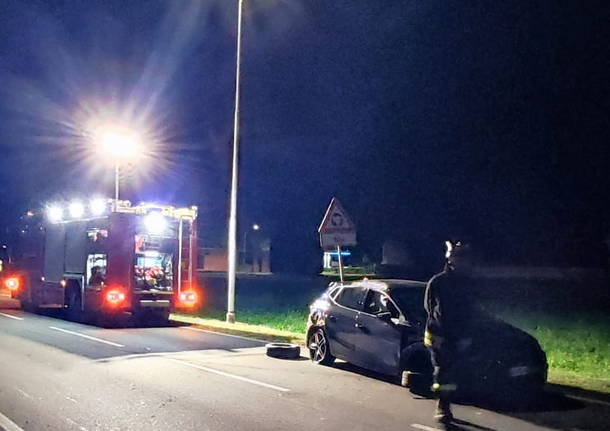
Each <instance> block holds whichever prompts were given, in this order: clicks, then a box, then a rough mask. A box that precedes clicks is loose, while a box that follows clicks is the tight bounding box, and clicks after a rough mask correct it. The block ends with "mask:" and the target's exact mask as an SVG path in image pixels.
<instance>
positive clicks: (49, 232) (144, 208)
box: [4, 200, 198, 320]
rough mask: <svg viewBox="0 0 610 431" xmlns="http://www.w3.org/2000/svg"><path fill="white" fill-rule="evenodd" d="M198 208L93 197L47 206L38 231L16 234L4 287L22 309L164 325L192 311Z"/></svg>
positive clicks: (31, 230) (76, 317) (196, 297)
mask: <svg viewBox="0 0 610 431" xmlns="http://www.w3.org/2000/svg"><path fill="white" fill-rule="evenodd" d="M196 225H197V207H188V208H175V207H173V206H169V205H158V204H151V203H143V204H139V205H137V206H132V205H131V204H130V202H129V201H118V202H115V201H111V200H107V201H106V200H97V201H92V202H91V203H90V204H89V205H88V206H84V205H82V204H80V203H78V202H73V203H71V204H70V205H68V206H66V207H65V208H62V207H60V206H52V207H49V208H47V214H46V216H45V217H44V220H43V221H42V222H41V224H40V225H38V228H35V229H30V230H29V231H28V232H26V231H25V230H24V231H22V234H24V235H22V236H23V238H21V239H20V241H19V242H20V243H21V244H18V246H17V247H16V248H17V249H18V250H19V252H18V256H16V258H15V259H14V262H13V263H14V265H13V267H14V270H13V271H12V274H10V275H5V281H4V284H5V285H6V287H7V288H9V290H11V292H12V295H13V297H16V298H18V299H20V300H21V303H22V305H23V307H24V308H26V309H39V308H61V309H65V311H66V313H67V315H68V317H69V318H72V319H76V320H79V319H81V318H83V317H84V316H86V315H92V314H93V315H103V316H107V317H112V316H116V315H118V314H122V313H124V312H130V313H132V314H133V315H134V316H136V317H138V318H140V317H142V318H144V317H150V316H154V317H156V318H157V319H163V320H167V319H168V317H169V313H170V312H171V311H172V310H174V309H176V308H181V307H184V308H188V307H194V306H195V305H196V304H197V302H198V294H197V290H196V286H195V284H196V283H195V280H196V262H197V228H196Z"/></svg>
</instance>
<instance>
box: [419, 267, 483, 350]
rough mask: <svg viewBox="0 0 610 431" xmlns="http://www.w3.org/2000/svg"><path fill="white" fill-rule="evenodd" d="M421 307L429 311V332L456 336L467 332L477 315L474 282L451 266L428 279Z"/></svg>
mask: <svg viewBox="0 0 610 431" xmlns="http://www.w3.org/2000/svg"><path fill="white" fill-rule="evenodd" d="M424 307H425V309H426V312H427V313H428V319H427V321H426V330H427V332H428V333H430V334H431V335H432V336H437V337H442V338H443V339H447V340H457V339H459V338H461V337H464V336H469V335H470V334H468V332H469V331H470V330H471V326H472V322H473V321H474V319H475V317H476V315H477V311H476V310H477V307H475V292H474V282H473V280H472V278H471V277H467V276H463V275H459V274H457V273H455V272H454V271H453V270H451V269H450V268H447V269H445V271H443V272H441V273H440V274H437V275H435V276H434V277H432V278H431V279H430V281H429V282H428V285H427V286H426V295H425V299H424Z"/></svg>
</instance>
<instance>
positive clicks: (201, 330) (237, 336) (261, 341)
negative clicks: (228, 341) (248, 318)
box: [179, 326, 270, 344]
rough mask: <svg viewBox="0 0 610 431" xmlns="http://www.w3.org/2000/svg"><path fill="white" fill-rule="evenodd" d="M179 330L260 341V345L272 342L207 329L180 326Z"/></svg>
mask: <svg viewBox="0 0 610 431" xmlns="http://www.w3.org/2000/svg"><path fill="white" fill-rule="evenodd" d="M179 328H181V329H188V330H191V331H198V332H205V333H207V334H213V335H222V336H223V337H231V338H239V339H240V340H247V341H258V342H259V343H263V344H267V343H270V341H265V340H259V339H258V338H250V337H242V336H240V335H233V334H225V333H224V332H215V331H208V330H207V329H201V328H194V327H192V326H180V327H179Z"/></svg>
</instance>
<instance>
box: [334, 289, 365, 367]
mask: <svg viewBox="0 0 610 431" xmlns="http://www.w3.org/2000/svg"><path fill="white" fill-rule="evenodd" d="M365 293H366V289H364V288H363V287H360V286H345V287H343V288H342V289H341V291H340V292H339V293H338V294H337V295H336V296H335V297H334V299H333V301H332V305H331V307H330V309H329V311H328V318H327V321H326V332H327V335H328V341H329V344H330V351H331V353H332V354H333V355H334V356H336V357H337V358H340V359H343V360H346V361H348V362H352V360H353V359H354V346H355V344H354V343H355V339H354V338H355V336H356V335H357V332H358V330H357V328H356V327H355V324H356V316H357V315H358V312H359V310H361V309H362V307H363V305H364V295H365Z"/></svg>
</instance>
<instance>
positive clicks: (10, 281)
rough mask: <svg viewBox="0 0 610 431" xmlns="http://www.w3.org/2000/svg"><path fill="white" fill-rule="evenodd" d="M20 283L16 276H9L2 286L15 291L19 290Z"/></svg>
mask: <svg viewBox="0 0 610 431" xmlns="http://www.w3.org/2000/svg"><path fill="white" fill-rule="evenodd" d="M20 284H21V283H19V279H18V278H17V277H9V278H7V279H5V280H4V286H6V288H7V289H8V290H10V291H11V292H16V291H17V290H19V285H20Z"/></svg>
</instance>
